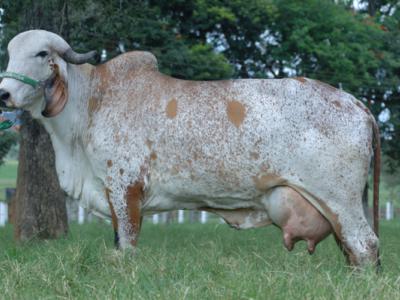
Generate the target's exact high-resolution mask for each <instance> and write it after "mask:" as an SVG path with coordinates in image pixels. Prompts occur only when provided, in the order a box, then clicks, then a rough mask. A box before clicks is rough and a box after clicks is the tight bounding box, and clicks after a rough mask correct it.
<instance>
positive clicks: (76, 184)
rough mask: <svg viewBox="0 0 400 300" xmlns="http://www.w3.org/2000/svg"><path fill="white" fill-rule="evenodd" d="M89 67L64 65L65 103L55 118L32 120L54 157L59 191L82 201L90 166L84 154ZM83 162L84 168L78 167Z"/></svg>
mask: <svg viewBox="0 0 400 300" xmlns="http://www.w3.org/2000/svg"><path fill="white" fill-rule="evenodd" d="M92 68H93V67H92V66H89V65H85V66H75V65H68V95H69V96H68V102H67V104H66V106H65V108H64V109H63V111H62V112H61V113H60V114H58V115H57V116H55V117H52V118H44V117H42V116H41V115H40V116H35V115H34V112H32V114H33V116H34V117H37V118H38V119H39V121H40V122H41V123H42V124H43V125H44V127H45V128H46V130H47V132H48V133H49V134H50V138H51V141H52V144H53V147H54V151H55V154H56V168H57V174H58V177H59V180H60V184H61V187H62V188H63V189H64V190H65V191H66V192H67V193H68V194H69V195H70V196H72V197H74V198H82V196H83V195H82V192H83V187H84V183H85V178H86V177H87V176H88V175H89V174H88V172H90V171H91V170H90V169H91V168H90V162H89V161H88V160H87V157H86V155H85V151H84V148H85V146H84V144H83V140H84V138H85V134H86V133H87V122H88V119H87V99H88V98H89V95H90V73H91V69H92ZM84 162H87V163H88V166H83V165H82V163H84Z"/></svg>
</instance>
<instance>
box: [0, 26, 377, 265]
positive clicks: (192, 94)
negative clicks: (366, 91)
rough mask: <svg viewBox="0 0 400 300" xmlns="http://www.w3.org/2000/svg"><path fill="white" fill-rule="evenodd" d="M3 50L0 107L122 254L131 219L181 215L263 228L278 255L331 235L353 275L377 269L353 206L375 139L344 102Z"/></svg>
mask: <svg viewBox="0 0 400 300" xmlns="http://www.w3.org/2000/svg"><path fill="white" fill-rule="evenodd" d="M8 53H9V57H10V59H9V64H8V68H7V71H8V72H6V73H3V74H2V75H1V76H2V77H3V78H4V79H3V80H2V82H1V84H0V99H1V101H2V103H3V104H4V105H6V106H7V107H12V108H23V109H25V110H28V111H30V112H31V114H32V116H33V117H34V118H36V119H38V120H39V121H40V122H41V123H42V124H43V125H44V126H45V128H46V130H47V131H48V132H49V134H50V136H51V140H52V143H53V146H54V150H55V153H56V168H57V174H58V177H59V180H60V184H61V186H62V188H63V189H64V190H65V191H66V192H67V193H68V194H69V195H70V196H72V197H74V198H78V199H80V200H81V202H82V203H83V205H85V206H87V207H88V208H91V209H93V210H96V211H97V212H100V213H102V214H103V215H106V216H111V217H112V218H113V224H114V227H115V228H116V229H117V230H118V233H119V236H120V243H121V247H122V248H129V247H135V245H136V242H137V239H138V234H139V231H140V226H141V220H142V216H143V215H145V214H151V213H157V212H161V211H168V210H175V209H192V210H207V211H210V212H213V213H216V214H219V215H220V216H222V217H223V218H224V219H225V220H226V221H227V222H228V223H229V224H231V225H232V226H234V227H236V228H253V227H260V226H264V225H268V224H271V223H274V224H276V225H278V226H279V227H281V228H282V230H283V231H284V243H285V245H286V247H287V248H288V249H289V250H290V249H291V248H292V247H293V243H294V242H296V241H297V240H299V239H304V240H306V241H307V242H308V250H309V251H310V252H313V251H314V247H315V245H316V243H318V242H319V241H320V240H321V239H323V238H324V237H325V236H327V235H328V234H329V233H330V232H331V231H332V232H334V235H335V237H336V239H337V241H338V243H339V245H340V246H341V248H342V249H343V250H344V252H345V254H346V255H347V257H348V259H349V262H350V263H351V264H352V265H356V266H365V265H366V264H369V263H375V262H377V257H378V238H377V235H376V234H375V233H374V232H373V231H372V229H371V227H370V226H369V225H368V223H367V221H366V218H365V216H364V214H363V208H362V204H361V198H362V194H363V190H364V188H365V186H366V182H367V178H368V172H369V167H370V162H371V158H372V156H373V155H374V149H375V155H374V157H375V163H374V165H375V172H374V189H375V191H374V194H375V195H374V205H376V204H377V203H378V202H377V201H378V178H379V165H380V156H379V151H380V148H379V147H380V146H379V131H378V127H377V124H376V122H375V120H374V118H373V116H372V114H371V113H370V112H369V111H368V109H367V108H366V107H365V106H364V105H363V104H362V103H361V102H360V101H358V100H357V99H355V98H354V97H353V96H351V95H349V94H347V93H345V92H343V91H341V90H338V89H336V88H333V87H331V86H329V85H327V84H324V83H322V82H319V81H316V80H311V79H307V78H290V79H273V80H261V79H253V80H224V81H208V82H207V81H187V80H179V79H175V78H172V77H170V76H167V75H164V74H162V73H160V72H159V71H158V68H157V60H156V58H155V57H154V56H153V55H152V54H151V53H148V52H139V51H134V52H129V53H125V54H122V55H120V56H118V57H116V58H114V59H112V60H110V61H109V62H107V63H105V64H102V65H99V66H92V65H89V64H83V63H85V62H87V61H88V60H89V59H90V58H92V57H93V55H94V52H89V53H86V54H77V53H75V52H74V51H73V50H72V49H71V48H70V46H69V45H68V44H67V43H66V42H65V41H64V40H63V39H62V38H61V37H59V36H58V35H56V34H54V33H50V32H47V31H42V30H31V31H27V32H23V33H21V34H18V35H17V36H16V37H14V38H13V39H12V40H11V42H10V43H9V45H8ZM79 64H82V65H79ZM374 145H375V147H374ZM375 215H376V207H375ZM377 225H378V223H377V220H375V228H376V229H377Z"/></svg>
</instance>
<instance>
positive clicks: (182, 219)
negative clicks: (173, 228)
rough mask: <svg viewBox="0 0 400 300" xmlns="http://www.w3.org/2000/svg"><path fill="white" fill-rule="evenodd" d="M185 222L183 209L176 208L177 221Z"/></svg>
mask: <svg viewBox="0 0 400 300" xmlns="http://www.w3.org/2000/svg"><path fill="white" fill-rule="evenodd" d="M183 222H185V215H184V211H183V210H178V223H179V224H182V223H183Z"/></svg>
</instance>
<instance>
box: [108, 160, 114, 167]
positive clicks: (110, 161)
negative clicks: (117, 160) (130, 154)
mask: <svg viewBox="0 0 400 300" xmlns="http://www.w3.org/2000/svg"><path fill="white" fill-rule="evenodd" d="M112 165H113V162H112V160H111V159H109V160H107V167H109V168H111V167H112Z"/></svg>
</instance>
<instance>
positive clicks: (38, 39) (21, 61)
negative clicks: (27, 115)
mask: <svg viewBox="0 0 400 300" xmlns="http://www.w3.org/2000/svg"><path fill="white" fill-rule="evenodd" d="M8 54H9V62H8V67H7V73H5V74H3V80H2V81H1V83H0V106H3V107H5V106H7V107H11V108H23V109H26V110H29V111H32V112H33V111H41V112H42V115H43V116H45V117H53V116H55V115H57V114H58V113H60V112H61V111H62V110H63V108H64V106H65V104H66V102H67V100H68V81H67V78H68V76H67V72H68V68H67V66H68V63H72V64H83V63H85V62H87V61H88V60H90V59H91V58H93V57H94V56H95V55H96V52H95V51H91V52H88V53H86V54H78V53H76V52H74V51H73V50H72V49H71V47H70V46H69V45H68V44H67V42H66V41H64V40H63V39H62V38H61V37H60V36H58V35H56V34H54V33H51V32H48V31H44V30H30V31H26V32H23V33H20V34H18V35H17V36H15V37H14V38H13V39H12V40H11V41H10V43H9V44H8ZM18 77H19V78H18Z"/></svg>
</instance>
